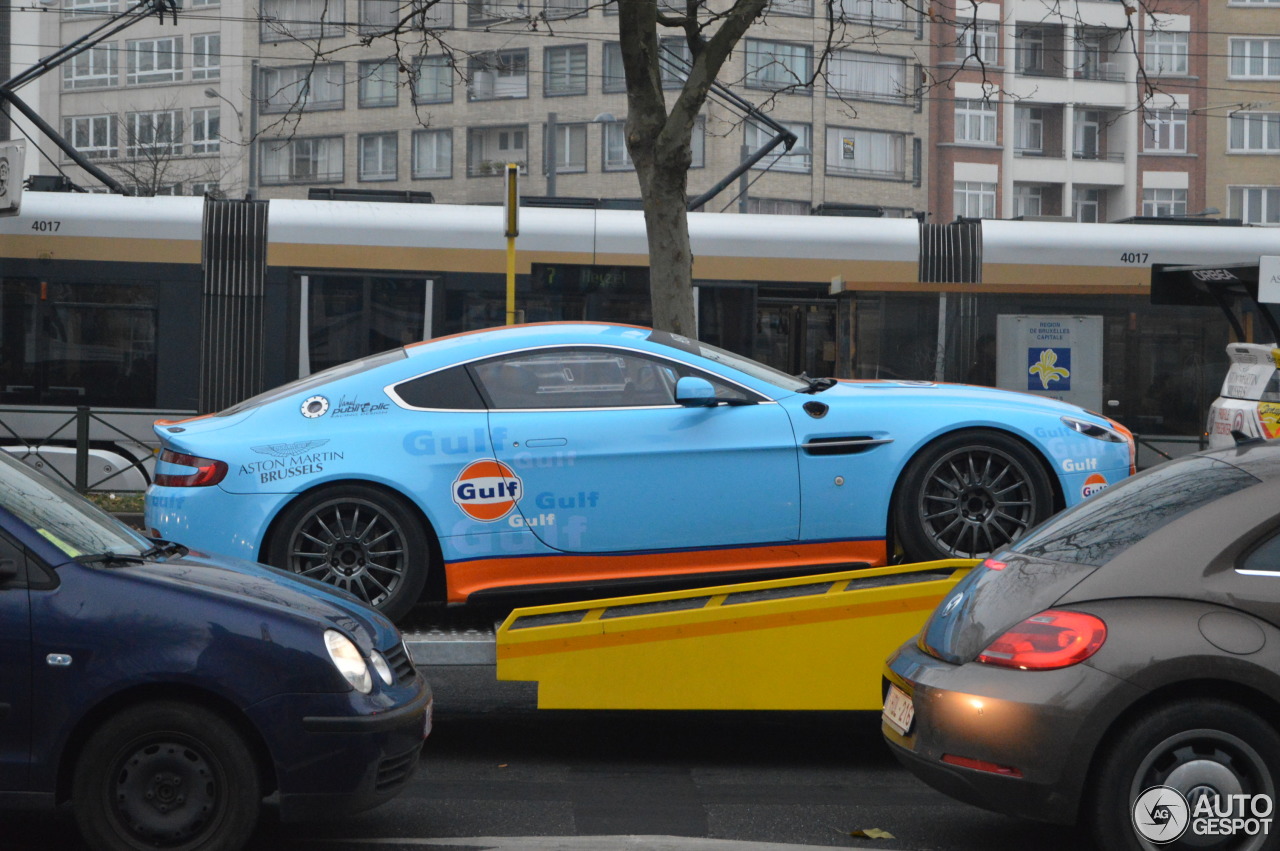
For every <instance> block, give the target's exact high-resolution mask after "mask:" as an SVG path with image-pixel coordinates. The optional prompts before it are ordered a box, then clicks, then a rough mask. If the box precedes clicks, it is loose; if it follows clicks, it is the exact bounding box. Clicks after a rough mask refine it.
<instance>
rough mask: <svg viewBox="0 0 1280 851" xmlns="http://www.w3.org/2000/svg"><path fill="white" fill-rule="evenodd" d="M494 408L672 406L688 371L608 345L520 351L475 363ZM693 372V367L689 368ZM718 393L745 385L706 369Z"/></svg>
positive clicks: (733, 390) (726, 392)
mask: <svg viewBox="0 0 1280 851" xmlns="http://www.w3.org/2000/svg"><path fill="white" fill-rule="evenodd" d="M473 370H474V375H475V377H476V381H477V383H478V384H479V385H480V387H481V389H482V391H483V392H484V394H485V397H486V399H487V400H488V402H489V405H490V407H492V408H507V409H511V408H514V409H537V408H644V407H660V406H668V405H674V404H675V403H676V402H675V388H676V381H677V380H678V379H679V378H680V377H681V375H682V374H684V373H685V372H686V370H682V369H681V368H680V366H679V365H677V364H675V363H672V362H670V361H665V360H661V359H656V358H647V357H643V356H639V355H634V354H631V353H628V352H620V351H616V350H610V349H556V350H551V351H547V350H543V351H536V352H522V353H519V354H514V355H508V356H505V357H501V358H496V359H494V360H491V361H486V362H484V363H480V364H476V365H475V366H474V367H473ZM689 372H690V374H692V373H691V371H689ZM699 374H700V375H703V377H704V378H708V380H711V382H712V384H713V385H715V387H716V391H717V395H720V394H722V393H723V394H726V396H725V397H722V398H728V395H727V394H735V393H736V394H738V395H739V396H742V395H744V394H743V393H742V391H741V390H738V389H737V388H734V387H732V386H730V385H728V384H726V383H724V382H721V381H718V380H716V379H714V378H713V377H711V376H707V375H704V374H701V373H699Z"/></svg>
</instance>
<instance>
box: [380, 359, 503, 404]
mask: <svg viewBox="0 0 1280 851" xmlns="http://www.w3.org/2000/svg"><path fill="white" fill-rule="evenodd" d="M392 389H393V390H394V391H395V394H396V395H397V396H399V397H400V398H401V400H403V401H404V403H405V404H406V405H408V406H409V407H411V408H436V409H442V410H449V411H483V410H484V400H483V399H481V398H480V393H479V392H478V391H477V390H476V386H475V384H474V383H473V382H472V381H471V376H470V375H469V374H468V373H467V370H466V369H465V368H464V367H461V366H455V367H451V368H449V369H442V370H439V371H437V372H431V373H427V374H426V375H419V376H418V377H417V378H411V379H409V380H408V381H402V382H400V383H399V384H397V385H396V386H395V387H393V388H392Z"/></svg>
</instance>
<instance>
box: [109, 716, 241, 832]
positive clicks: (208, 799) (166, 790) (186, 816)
mask: <svg viewBox="0 0 1280 851" xmlns="http://www.w3.org/2000/svg"><path fill="white" fill-rule="evenodd" d="M115 777H116V781H115V788H114V789H113V796H114V801H115V808H116V812H117V813H118V814H119V816H120V818H121V821H122V823H123V824H124V826H125V827H126V828H127V829H128V830H129V831H130V832H132V833H133V834H134V835H135V836H137V837H138V838H140V839H142V840H144V841H145V842H147V843H148V844H154V845H159V846H167V845H176V844H180V843H182V842H185V841H187V840H190V839H192V838H194V837H196V836H199V835H200V834H201V833H202V832H203V831H205V830H206V829H207V828H208V827H209V825H210V820H211V819H212V818H213V816H214V814H215V810H216V808H217V805H218V800H219V784H218V778H217V776H216V774H215V772H214V767H213V765H212V764H211V763H210V762H209V761H208V760H207V759H206V758H205V755H204V754H202V753H201V752H200V751H199V750H197V749H195V748H192V747H190V746H188V745H185V744H181V743H178V742H160V743H152V744H148V745H144V746H143V747H141V748H139V749H138V750H136V751H134V753H133V754H131V755H130V756H129V757H128V758H127V759H125V760H124V761H123V763H122V764H121V766H120V770H119V771H118V772H116V775H115Z"/></svg>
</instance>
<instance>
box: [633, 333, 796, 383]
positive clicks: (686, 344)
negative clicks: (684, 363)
mask: <svg viewBox="0 0 1280 851" xmlns="http://www.w3.org/2000/svg"><path fill="white" fill-rule="evenodd" d="M649 342H651V343H659V344H661V345H664V346H670V347H671V348H673V349H677V350H679V351H682V352H685V353H687V354H691V355H697V356H698V357H703V358H706V359H707V360H710V361H715V362H716V363H718V364H721V365H723V366H727V367H729V368H730V369H736V370H738V371H739V372H743V373H746V374H747V375H749V376H751V377H752V378H757V379H759V380H760V381H767V382H768V383H769V384H772V385H773V386H774V387H780V388H782V389H783V390H789V391H790V392H792V393H801V392H805V391H807V390H809V389H810V383H809V382H808V381H802V380H801V379H799V378H796V377H795V376H794V375H788V374H787V373H785V372H783V371H782V370H780V369H774V368H773V367H771V366H765V365H764V364H762V363H760V362H758V361H753V360H751V358H744V357H743V356H742V355H735V354H734V353H733V352H727V351H725V350H724V349H721V348H718V347H716V346H710V345H707V344H706V343H700V342H698V341H697V340H691V339H689V338H688V337H682V336H680V335H679V334H672V333H670V332H668V331H654V332H653V333H652V334H650V335H649Z"/></svg>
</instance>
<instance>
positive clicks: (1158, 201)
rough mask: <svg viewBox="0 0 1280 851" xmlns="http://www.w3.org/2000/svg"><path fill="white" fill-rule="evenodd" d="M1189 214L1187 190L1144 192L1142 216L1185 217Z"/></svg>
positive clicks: (1145, 190) (1151, 190)
mask: <svg viewBox="0 0 1280 851" xmlns="http://www.w3.org/2000/svg"><path fill="white" fill-rule="evenodd" d="M1186 214H1187V190H1185V189H1144V190H1142V215H1144V216H1185V215H1186Z"/></svg>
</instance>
